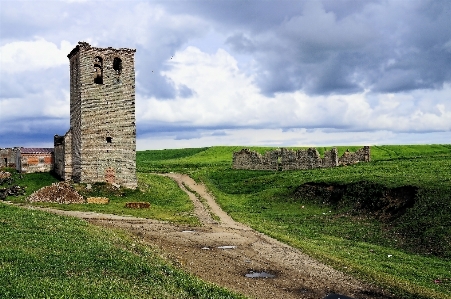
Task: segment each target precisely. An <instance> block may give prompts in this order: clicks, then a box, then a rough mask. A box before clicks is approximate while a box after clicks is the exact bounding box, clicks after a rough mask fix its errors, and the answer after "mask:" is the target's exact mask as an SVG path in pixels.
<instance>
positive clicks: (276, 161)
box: [232, 146, 370, 171]
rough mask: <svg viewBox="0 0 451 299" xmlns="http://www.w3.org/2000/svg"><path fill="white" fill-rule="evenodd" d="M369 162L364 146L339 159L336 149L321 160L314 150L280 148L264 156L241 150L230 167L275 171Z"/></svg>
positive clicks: (366, 147) (367, 149)
mask: <svg viewBox="0 0 451 299" xmlns="http://www.w3.org/2000/svg"><path fill="white" fill-rule="evenodd" d="M369 161H370V147H369V146H365V147H363V148H361V149H359V150H358V151H356V152H355V153H351V152H349V151H348V150H346V152H345V153H344V154H343V155H342V156H341V157H340V158H339V157H338V150H337V149H336V148H332V149H331V150H329V151H326V152H324V158H321V156H320V154H319V152H318V150H317V149H316V148H309V149H301V150H296V151H294V150H290V149H286V148H282V149H276V150H273V151H268V152H266V153H265V154H264V155H261V154H260V153H257V152H255V151H251V150H249V149H242V150H241V151H239V152H235V153H233V166H232V167H233V168H234V169H249V170H274V171H277V170H297V169H313V168H326V167H336V166H339V165H351V164H354V163H358V162H369Z"/></svg>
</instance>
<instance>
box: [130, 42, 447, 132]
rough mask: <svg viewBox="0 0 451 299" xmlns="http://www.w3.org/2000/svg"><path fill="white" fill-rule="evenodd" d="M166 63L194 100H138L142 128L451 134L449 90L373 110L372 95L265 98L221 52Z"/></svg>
mask: <svg viewBox="0 0 451 299" xmlns="http://www.w3.org/2000/svg"><path fill="white" fill-rule="evenodd" d="M167 63H168V67H169V69H168V70H167V71H164V72H162V74H163V75H164V76H165V77H166V78H167V79H168V80H169V81H171V82H173V84H174V85H175V87H176V88H178V89H180V88H181V87H187V88H189V89H191V90H192V95H191V96H190V97H188V98H184V97H181V96H178V97H176V98H174V99H172V100H164V101H162V100H159V99H157V98H150V99H145V98H142V97H138V104H137V105H138V106H137V119H138V125H140V124H142V125H143V127H145V126H146V123H160V124H161V123H163V124H164V123H166V124H168V126H173V124H174V123H178V124H183V125H186V126H189V127H195V128H211V127H221V126H223V127H225V128H243V127H244V128H246V127H247V128H268V129H275V128H339V129H340V130H348V131H362V132H363V131H365V130H370V131H392V132H410V131H411V132H431V131H449V130H451V105H450V104H449V103H448V102H449V101H448V95H449V94H450V93H451V86H450V85H445V87H444V89H442V90H420V91H415V92H412V93H410V94H403V93H399V94H379V95H377V99H376V101H373V103H372V105H370V100H369V98H370V97H371V96H374V95H369V94H368V92H367V91H365V92H362V93H356V94H352V95H329V96H309V95H307V94H305V93H303V92H302V91H296V92H286V93H277V94H275V96H274V97H267V96H264V95H262V94H261V93H260V90H259V89H258V87H257V86H256V85H255V83H254V81H253V78H252V76H248V75H246V74H245V73H244V72H243V71H242V70H240V69H239V68H238V64H237V61H236V60H235V59H234V57H233V56H231V55H230V54H229V53H228V52H227V51H225V50H223V49H219V50H218V51H217V52H216V53H214V54H208V53H204V52H202V51H201V50H199V49H198V48H195V47H187V48H186V49H184V50H183V51H180V52H177V53H176V54H175V55H174V57H173V58H172V59H170V60H169V61H168V62H167ZM431 98H432V99H434V100H431ZM171 124H172V125H171ZM204 138H207V137H204ZM209 138H210V137H209ZM211 138H213V137H211Z"/></svg>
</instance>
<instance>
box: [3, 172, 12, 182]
mask: <svg viewBox="0 0 451 299" xmlns="http://www.w3.org/2000/svg"><path fill="white" fill-rule="evenodd" d="M9 178H11V172H8V171H0V184H1V183H3V181H4V180H7V179H9Z"/></svg>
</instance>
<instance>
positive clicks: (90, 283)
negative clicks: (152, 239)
mask: <svg viewBox="0 0 451 299" xmlns="http://www.w3.org/2000/svg"><path fill="white" fill-rule="evenodd" d="M0 235H1V236H2V239H1V242H0V297H1V298H102V299H103V298H114V299H116V298H206V299H207V298H208V299H210V298H243V297H242V296H240V295H236V294H233V293H231V292H230V291H228V290H225V289H223V288H219V287H217V286H214V285H212V284H208V283H205V282H203V281H201V280H200V279H198V278H195V277H193V276H191V275H188V274H186V273H184V272H182V271H181V270H180V269H178V268H176V267H174V266H172V265H170V264H169V263H168V262H166V261H164V260H163V259H161V258H159V253H158V252H156V251H155V250H153V249H149V248H148V247H144V246H141V245H140V244H139V243H138V242H136V241H135V240H133V239H132V238H130V237H128V236H127V235H125V234H124V233H122V232H121V231H116V230H109V229H103V228H99V227H96V226H93V225H89V224H88V223H86V222H84V221H81V220H77V219H75V218H71V217H60V216H56V215H52V214H48V213H44V212H40V211H30V210H26V209H20V208H17V207H14V206H10V205H7V204H2V203H0Z"/></svg>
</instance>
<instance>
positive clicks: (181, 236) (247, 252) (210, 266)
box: [45, 173, 391, 299]
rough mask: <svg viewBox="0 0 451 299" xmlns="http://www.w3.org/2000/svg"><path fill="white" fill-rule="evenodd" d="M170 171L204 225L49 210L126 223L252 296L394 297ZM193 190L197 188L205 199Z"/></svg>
mask: <svg viewBox="0 0 451 299" xmlns="http://www.w3.org/2000/svg"><path fill="white" fill-rule="evenodd" d="M167 176H168V177H171V178H172V179H174V180H175V181H176V182H177V183H178V184H179V186H180V188H182V189H183V190H184V191H185V192H187V194H188V195H189V196H190V199H191V200H192V201H193V203H194V205H195V212H196V214H197V215H198V217H199V219H200V220H201V222H202V224H203V225H202V227H186V226H177V225H173V224H169V223H163V222H159V221H155V220H148V219H140V218H134V217H123V216H115V215H106V214H98V213H89V212H70V211H60V210H51V209H45V210H47V211H51V212H54V213H57V214H63V215H70V216H74V217H79V218H82V219H85V220H87V221H89V222H90V223H93V224H96V225H102V226H106V227H116V228H122V229H124V230H126V231H129V232H130V233H132V234H134V235H135V236H137V237H138V238H139V240H140V241H142V242H143V243H145V244H149V246H158V247H159V248H160V249H161V250H162V252H164V253H165V255H166V256H167V257H169V258H170V259H171V260H173V261H174V262H176V264H179V265H180V266H181V267H182V268H184V269H186V270H187V271H189V272H191V273H193V274H194V275H196V276H198V277H200V278H202V279H204V280H206V281H210V282H213V283H216V284H218V285H221V286H224V287H226V288H229V289H232V290H235V291H237V292H239V293H242V294H245V295H247V296H250V297H252V298H312V299H313V298H315V299H318V298H323V297H325V296H326V295H328V294H330V293H338V294H342V295H347V296H351V297H353V298H391V297H390V296H388V295H385V294H383V292H381V291H380V290H378V289H376V288H373V287H371V286H368V285H365V284H363V283H361V282H359V281H357V280H355V279H353V278H351V277H349V276H347V275H345V274H343V273H341V272H339V271H336V270H334V269H332V268H330V267H328V266H326V265H324V264H321V263H319V262H318V261H316V260H314V259H312V258H310V257H308V256H307V255H305V254H303V253H302V252H300V251H299V250H297V249H294V248H292V247H290V246H287V245H285V244H283V243H281V242H279V241H277V240H275V239H272V238H270V237H267V236H265V235H263V234H261V233H258V232H256V231H254V230H252V229H251V228H249V227H247V226H245V225H243V224H241V223H237V222H235V221H234V220H233V219H232V218H231V217H230V216H228V215H227V214H226V213H225V212H224V211H222V210H221V208H220V207H219V206H218V205H217V204H216V202H215V200H214V198H213V197H212V196H211V195H210V194H209V193H208V191H207V189H206V188H205V186H204V185H202V184H197V183H196V182H195V181H194V180H192V179H191V178H190V177H189V176H186V175H182V174H175V173H172V174H167ZM185 186H186V188H185ZM189 190H191V191H194V192H195V193H197V194H198V196H200V197H201V198H202V199H203V200H202V201H203V202H204V203H202V202H201V201H200V200H199V199H198V198H197V197H196V195H195V194H193V193H192V192H191V191H189ZM205 203H206V204H205ZM207 204H208V206H205V205H207ZM211 214H214V215H216V216H217V217H214V218H216V220H214V218H213V217H212V215H211ZM218 218H219V219H220V220H219V221H218V220H217V219H218ZM251 271H254V272H261V271H264V272H267V273H269V274H272V275H275V277H274V278H257V279H256V278H248V277H246V276H245V274H247V273H250V272H251Z"/></svg>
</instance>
